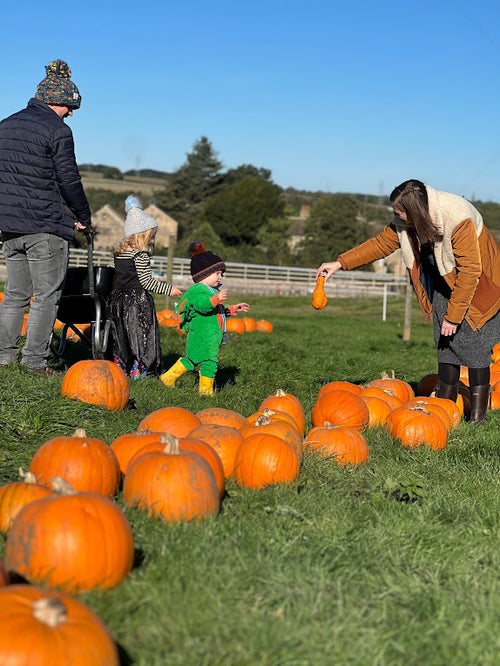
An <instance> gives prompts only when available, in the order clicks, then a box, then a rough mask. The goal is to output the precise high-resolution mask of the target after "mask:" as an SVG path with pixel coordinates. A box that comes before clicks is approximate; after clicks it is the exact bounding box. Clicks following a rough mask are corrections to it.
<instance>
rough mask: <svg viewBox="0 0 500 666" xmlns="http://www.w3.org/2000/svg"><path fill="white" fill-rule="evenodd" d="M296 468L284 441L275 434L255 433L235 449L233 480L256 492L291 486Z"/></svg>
mask: <svg viewBox="0 0 500 666" xmlns="http://www.w3.org/2000/svg"><path fill="white" fill-rule="evenodd" d="M299 467H300V465H299V459H298V458H297V454H296V453H295V451H294V450H293V447H292V446H291V445H290V444H288V442H285V440H284V439H281V437H277V436H276V435H270V434H267V433H262V434H255V435H250V437H247V438H246V439H245V440H244V442H243V444H242V445H241V446H240V447H239V449H238V451H237V453H236V457H235V469H234V475H233V478H234V479H235V481H236V482H237V483H238V484H239V485H240V486H245V487H248V488H254V489H258V488H263V487H264V486H268V485H276V484H281V483H293V482H294V481H295V480H296V479H297V476H298V474H299Z"/></svg>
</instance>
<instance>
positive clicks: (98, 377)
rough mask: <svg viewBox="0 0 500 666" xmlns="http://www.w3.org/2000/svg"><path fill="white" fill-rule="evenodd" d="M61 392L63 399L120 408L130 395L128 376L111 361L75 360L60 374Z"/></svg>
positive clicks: (113, 408) (118, 409) (124, 404)
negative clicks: (64, 372)
mask: <svg viewBox="0 0 500 666" xmlns="http://www.w3.org/2000/svg"><path fill="white" fill-rule="evenodd" d="M61 395H62V396H64V397H65V398H70V399H74V400H80V401H81V402H86V403H90V404H94V405H100V406H101V407H105V408H106V409H110V410H113V411H121V410H122V409H124V407H125V406H126V405H127V403H128V400H129V397H130V389H129V384H128V379H127V376H126V375H125V373H124V372H123V370H122V369H121V368H119V367H118V366H117V365H116V364H115V363H111V361H101V360H97V361H95V360H93V361H90V360H89V361H87V360H86V361H78V362H77V363H75V364H74V365H72V366H71V367H70V368H69V369H68V371H67V372H66V374H65V375H64V378H63V381H62V385H61Z"/></svg>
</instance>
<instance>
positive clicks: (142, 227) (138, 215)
mask: <svg viewBox="0 0 500 666" xmlns="http://www.w3.org/2000/svg"><path fill="white" fill-rule="evenodd" d="M132 199H133V201H132ZM127 202H128V204H127ZM127 206H128V208H127ZM125 210H126V211H127V217H126V218H125V226H124V228H123V235H124V236H125V238H128V237H129V236H133V235H134V234H140V233H142V232H143V231H149V229H156V227H157V226H158V222H157V221H156V220H155V219H154V217H151V216H150V215H146V213H145V212H144V211H143V210H142V206H141V202H140V201H139V199H136V198H135V197H132V196H130V197H127V199H126V200H125Z"/></svg>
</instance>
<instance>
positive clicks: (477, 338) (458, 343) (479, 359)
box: [432, 291, 500, 368]
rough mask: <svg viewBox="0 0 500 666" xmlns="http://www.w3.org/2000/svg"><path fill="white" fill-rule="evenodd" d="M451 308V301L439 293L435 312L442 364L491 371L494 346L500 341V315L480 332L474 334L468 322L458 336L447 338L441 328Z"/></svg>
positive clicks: (437, 340)
mask: <svg viewBox="0 0 500 666" xmlns="http://www.w3.org/2000/svg"><path fill="white" fill-rule="evenodd" d="M447 307H448V298H447V297H446V296H443V294H440V293H439V292H438V291H435V292H434V296H433V299H432V312H433V325H434V342H435V344H436V348H437V360H438V363H450V364H452V365H463V366H466V367H468V368H486V367H488V366H489V365H490V363H491V354H492V350H493V346H494V345H495V344H496V343H497V342H498V341H499V338H500V312H497V313H496V315H495V316H494V317H492V318H491V319H489V320H488V321H487V322H486V324H484V326H482V327H481V328H479V329H478V330H477V331H474V330H473V329H472V328H471V327H470V325H469V324H468V323H467V322H466V321H465V319H464V320H463V321H462V323H461V324H460V325H459V327H458V328H457V332H456V333H455V335H451V336H449V337H445V336H442V335H441V325H442V323H443V319H444V315H445V313H446V308H447Z"/></svg>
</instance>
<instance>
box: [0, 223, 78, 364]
mask: <svg viewBox="0 0 500 666" xmlns="http://www.w3.org/2000/svg"><path fill="white" fill-rule="evenodd" d="M2 239H3V253H4V256H5V265H6V268H7V282H6V284H5V289H4V299H3V301H2V302H1V303H0V365H7V364H8V363H12V362H14V361H16V360H17V355H18V351H19V349H18V346H19V340H20V338H21V330H22V325H23V319H24V313H25V310H26V308H27V307H28V305H29V303H30V300H31V297H32V296H33V301H32V303H31V307H30V310H29V314H28V320H27V324H26V343H25V345H24V347H23V349H22V352H21V356H22V360H21V363H22V364H24V365H26V366H27V367H29V368H33V369H38V368H44V367H46V365H47V358H48V355H49V343H50V337H51V334H52V329H53V327H54V322H55V320H56V315H57V305H58V303H59V299H60V297H61V291H62V286H63V282H64V278H65V276H66V271H67V268H68V256H69V243H68V241H67V240H64V239H63V238H59V236H55V235H54V234H47V233H38V234H25V235H17V234H11V233H6V232H4V233H3V234H2Z"/></svg>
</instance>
